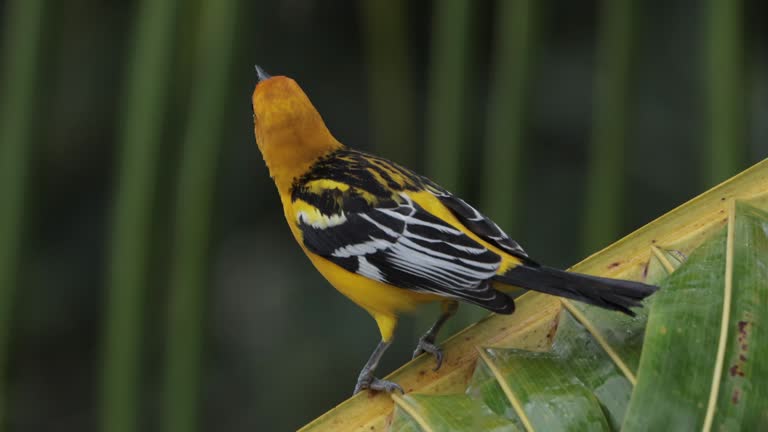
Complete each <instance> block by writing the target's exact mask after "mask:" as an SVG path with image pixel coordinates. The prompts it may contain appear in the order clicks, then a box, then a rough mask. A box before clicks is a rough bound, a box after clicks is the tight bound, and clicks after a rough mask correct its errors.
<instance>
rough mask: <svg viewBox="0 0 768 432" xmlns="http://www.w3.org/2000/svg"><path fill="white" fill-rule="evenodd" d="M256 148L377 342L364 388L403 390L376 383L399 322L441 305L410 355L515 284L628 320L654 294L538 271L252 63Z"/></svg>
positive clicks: (454, 204) (290, 83) (508, 302)
mask: <svg viewBox="0 0 768 432" xmlns="http://www.w3.org/2000/svg"><path fill="white" fill-rule="evenodd" d="M256 69H257V72H258V79H259V82H258V83H257V85H256V88H255V90H254V92H253V97H252V103H253V119H254V131H255V135H256V142H257V145H258V147H259V150H260V151H261V154H262V156H263V158H264V161H265V163H266V165H267V167H268V169H269V173H270V176H271V177H272V178H273V179H274V182H275V185H276V186H277V191H278V193H279V195H280V199H281V201H282V204H283V211H284V213H285V219H286V221H287V222H288V226H290V229H291V232H292V233H293V236H294V237H295V238H296V241H297V242H298V243H299V245H300V246H301V248H302V249H303V250H304V252H305V253H306V254H307V256H308V257H309V259H310V260H311V261H312V263H313V264H314V266H315V267H316V268H317V270H318V271H319V272H320V273H321V274H322V275H323V276H324V277H325V278H326V279H327V280H328V281H329V282H330V283H331V285H333V286H334V287H335V288H336V289H337V290H339V291H340V292H341V293H343V294H344V295H345V296H347V297H348V298H349V299H351V300H352V301H353V302H355V303H357V304H358V305H359V306H361V307H363V308H364V309H365V310H366V311H368V313H370V314H371V316H372V317H373V319H374V320H376V324H377V325H378V327H379V331H380V333H381V342H379V344H378V346H377V347H376V349H375V350H374V352H373V354H372V355H371V357H370V359H369V360H368V362H367V363H366V365H365V366H364V367H363V369H362V371H361V372H360V376H359V378H358V380H357V385H356V386H355V393H357V392H359V391H361V390H362V389H366V388H368V389H371V390H384V391H388V392H391V391H394V390H398V391H401V392H402V388H400V386H399V385H397V384H396V383H394V382H390V381H384V380H381V379H378V378H376V377H374V375H373V372H374V370H375V369H376V366H377V365H378V363H379V359H380V358H381V356H382V355H383V354H384V351H385V350H386V349H387V347H388V346H389V345H390V343H391V342H392V338H393V334H394V331H395V326H396V324H397V319H398V315H399V314H400V313H401V312H404V311H409V310H412V309H414V308H415V307H416V306H418V305H420V304H424V303H428V302H435V301H441V302H442V313H441V315H440V318H439V319H438V320H437V321H436V322H435V324H434V326H432V328H430V329H429V331H428V332H427V333H426V334H425V335H424V336H423V337H422V338H421V339H420V340H419V342H418V345H417V348H416V351H415V352H414V357H415V356H416V355H418V354H420V353H422V352H427V353H430V354H432V355H433V356H435V358H436V364H437V366H436V368H435V369H437V368H439V367H440V364H441V362H442V357H443V356H442V351H441V350H440V347H439V346H437V345H436V344H435V339H436V336H437V332H438V331H439V330H440V327H441V326H442V325H443V323H444V322H445V321H446V320H447V319H448V318H449V317H450V316H451V315H453V314H454V313H455V312H456V309H457V307H458V303H457V302H458V301H464V302H468V303H471V304H474V305H478V306H480V307H483V308H485V309H487V310H489V311H492V312H495V313H500V314H511V313H512V312H513V311H514V310H515V303H514V301H513V299H512V298H510V297H509V296H508V295H507V294H505V293H504V291H507V290H509V289H513V288H515V287H520V288H525V289H529V290H534V291H540V292H543V293H547V294H553V295H557V296H562V297H567V298H570V299H574V300H578V301H582V302H585V303H589V304H593V305H597V306H600V307H603V308H606V309H613V310H617V311H621V312H624V313H626V314H630V315H633V313H632V311H631V310H630V309H629V308H630V307H634V306H639V305H640V300H642V299H643V298H645V297H647V296H648V295H650V294H652V293H653V292H654V291H655V290H656V287H654V286H650V285H646V284H642V283H639V282H631V281H622V280H615V279H607V278H600V277H595V276H587V275H581V274H574V273H566V272H564V271H561V270H556V269H553V268H549V267H545V266H543V265H540V264H539V263H537V262H536V261H534V260H533V259H531V258H530V257H528V255H527V254H526V253H525V251H524V250H523V249H522V248H521V247H520V245H519V244H517V243H516V242H515V241H514V240H512V239H511V238H509V236H507V234H505V233H504V231H502V230H501V229H500V228H499V227H498V226H497V225H496V224H495V223H494V222H493V221H491V220H490V219H488V218H487V217H485V216H483V215H482V214H481V213H480V212H479V211H477V210H476V209H475V208H474V207H472V206H470V205H469V204H467V203H466V202H465V201H464V200H462V199H461V198H459V197H456V196H454V195H452V194H451V193H450V192H448V191H446V190H445V189H443V188H442V187H440V186H439V185H437V184H436V183H434V182H432V181H431V180H429V179H427V178H426V177H424V176H421V175H418V174H416V173H414V172H413V171H410V170H408V169H407V168H404V167H402V166H400V165H397V164H396V163H393V162H390V161H388V160H386V159H382V158H380V157H376V156H373V155H369V154H366V153H362V152H359V151H356V150H352V149H350V148H348V147H345V146H344V145H342V144H341V143H340V142H339V141H337V140H336V139H335V138H334V137H333V135H331V133H330V132H329V131H328V128H327V127H326V125H325V123H324V122H323V119H322V118H321V117H320V114H319V113H318V112H317V110H316V109H315V107H314V106H313V105H312V103H311V102H310V101H309V98H307V96H306V94H304V92H303V91H302V89H301V88H300V87H299V86H298V84H296V82H295V81H294V80H292V79H290V78H287V77H284V76H276V77H271V76H269V75H267V74H266V73H265V72H264V71H263V70H262V69H261V68H259V67H258V66H257V67H256Z"/></svg>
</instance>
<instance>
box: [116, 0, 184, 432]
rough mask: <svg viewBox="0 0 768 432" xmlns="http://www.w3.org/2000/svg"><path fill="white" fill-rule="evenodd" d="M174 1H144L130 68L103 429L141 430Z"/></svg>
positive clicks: (119, 186) (124, 111) (131, 431)
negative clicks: (145, 315)
mask: <svg viewBox="0 0 768 432" xmlns="http://www.w3.org/2000/svg"><path fill="white" fill-rule="evenodd" d="M175 17H176V2H175V1H174V0H164V1H154V0H145V1H142V2H141V5H140V7H139V12H138V17H137V20H136V24H135V27H134V30H133V35H134V39H133V51H132V55H131V58H130V61H129V62H128V65H127V71H128V74H127V77H128V82H127V86H126V88H125V97H124V98H123V100H124V101H125V105H124V106H123V113H122V125H121V133H120V140H119V142H120V144H119V145H120V152H119V160H118V166H119V168H118V169H119V171H118V176H119V177H118V186H117V192H116V202H115V209H114V222H113V233H112V255H111V263H110V269H109V272H110V274H109V281H108V288H107V289H108V292H107V304H106V308H105V319H106V324H105V327H106V329H105V332H104V335H103V337H104V358H103V361H104V367H103V378H102V386H103V388H102V413H101V418H102V423H101V427H102V430H104V431H107V432H133V431H137V430H139V429H138V428H139V421H138V419H139V407H138V403H139V400H138V398H139V383H140V380H139V377H140V358H141V349H140V348H141V339H142V337H141V334H142V321H143V312H144V305H143V301H144V294H145V290H144V287H145V285H146V283H147V266H148V258H149V256H150V249H151V244H150V230H151V227H152V223H153V219H152V211H153V206H152V204H153V200H154V198H155V190H156V181H157V171H158V165H159V157H158V153H159V148H160V145H161V142H162V133H163V125H164V121H163V117H164V116H165V114H166V111H165V109H166V107H167V105H168V99H169V98H168V91H167V89H168V87H169V83H170V79H171V73H170V72H171V71H170V58H171V54H172V52H173V29H174V24H175Z"/></svg>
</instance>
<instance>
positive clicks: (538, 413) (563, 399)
mask: <svg viewBox="0 0 768 432" xmlns="http://www.w3.org/2000/svg"><path fill="white" fill-rule="evenodd" d="M481 358H482V359H483V361H484V362H485V363H486V364H487V365H488V367H489V368H490V369H491V371H493V372H494V375H496V377H497V378H498V380H499V382H500V384H501V387H502V388H503V389H504V391H505V393H506V394H507V396H508V398H509V400H510V401H512V405H513V406H514V407H515V409H516V411H517V412H518V414H520V416H521V418H522V420H523V423H524V424H526V425H527V426H528V429H535V430H546V431H560V430H612V429H614V430H615V429H618V427H619V425H620V424H621V420H622V418H623V416H624V411H625V410H626V405H627V403H628V402H629V397H630V394H631V392H632V384H631V383H630V382H629V381H628V380H627V378H626V376H624V374H623V373H622V372H621V370H620V369H619V368H618V367H617V366H616V365H615V363H614V362H613V361H612V359H611V358H610V357H609V356H608V355H607V354H606V352H605V351H604V350H603V349H602V348H601V347H600V345H599V344H598V343H597V342H596V341H595V340H594V338H592V336H591V335H590V334H589V332H588V331H587V330H586V329H585V328H584V327H582V326H581V325H580V324H579V323H578V322H576V320H574V319H573V318H572V317H571V315H570V314H569V313H567V312H563V313H562V314H561V316H560V324H559V327H558V332H557V338H556V339H555V343H554V344H553V345H552V350H551V351H549V352H542V353H535V352H529V351H523V350H515V349H511V350H505V349H494V348H486V349H485V350H484V352H482V353H481Z"/></svg>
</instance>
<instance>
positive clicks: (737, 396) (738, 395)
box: [731, 388, 741, 405]
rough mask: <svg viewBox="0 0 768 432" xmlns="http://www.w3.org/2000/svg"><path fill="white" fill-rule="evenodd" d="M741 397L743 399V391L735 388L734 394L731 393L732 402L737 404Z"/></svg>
mask: <svg viewBox="0 0 768 432" xmlns="http://www.w3.org/2000/svg"><path fill="white" fill-rule="evenodd" d="M739 399H741V392H740V391H739V389H737V388H735V389H733V395H731V403H733V404H734V405H736V404H737V403H739Z"/></svg>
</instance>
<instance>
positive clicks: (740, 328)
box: [739, 321, 749, 336]
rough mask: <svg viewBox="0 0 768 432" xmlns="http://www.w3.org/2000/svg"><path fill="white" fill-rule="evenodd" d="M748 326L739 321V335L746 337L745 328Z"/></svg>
mask: <svg viewBox="0 0 768 432" xmlns="http://www.w3.org/2000/svg"><path fill="white" fill-rule="evenodd" d="M748 325H749V322H747V321H739V333H741V334H742V335H744V336H746V335H747V326H748Z"/></svg>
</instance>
